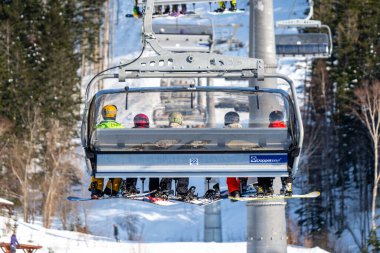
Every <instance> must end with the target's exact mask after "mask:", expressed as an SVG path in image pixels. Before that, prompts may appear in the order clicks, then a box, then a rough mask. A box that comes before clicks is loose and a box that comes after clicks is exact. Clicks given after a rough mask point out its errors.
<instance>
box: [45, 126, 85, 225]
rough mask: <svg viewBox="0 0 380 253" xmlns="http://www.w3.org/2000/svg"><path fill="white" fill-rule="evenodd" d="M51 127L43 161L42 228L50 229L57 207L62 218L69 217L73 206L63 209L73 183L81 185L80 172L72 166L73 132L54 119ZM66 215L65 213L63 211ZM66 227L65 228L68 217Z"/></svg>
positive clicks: (47, 135) (73, 156) (73, 160)
mask: <svg viewBox="0 0 380 253" xmlns="http://www.w3.org/2000/svg"><path fill="white" fill-rule="evenodd" d="M49 125H50V128H49V129H48V132H47V134H46V140H45V150H44V158H43V168H44V172H43V179H42V182H41V187H42V192H43V193H44V195H45V196H44V201H43V225H44V227H46V228H49V227H50V225H51V217H52V216H54V214H55V211H56V210H57V207H58V206H59V207H60V209H61V213H60V214H61V215H64V216H66V215H67V212H69V209H70V207H68V206H63V203H64V202H65V198H66V194H67V193H68V192H69V189H70V187H71V185H72V183H75V182H79V177H78V173H77V172H78V169H77V168H76V167H75V165H74V164H73V163H74V162H75V155H74V153H73V151H72V145H71V138H70V132H69V131H68V129H67V128H66V127H64V126H62V125H61V124H60V123H59V121H57V120H51V122H50V124H49ZM63 210H64V212H63V213H62V211H63ZM61 218H63V220H62V221H63V225H65V217H62V216H61Z"/></svg>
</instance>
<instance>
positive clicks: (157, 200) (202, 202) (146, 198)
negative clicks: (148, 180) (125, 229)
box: [67, 191, 222, 206]
mask: <svg viewBox="0 0 380 253" xmlns="http://www.w3.org/2000/svg"><path fill="white" fill-rule="evenodd" d="M155 192H156V191H151V192H144V193H139V194H133V195H128V196H119V195H118V196H112V197H111V196H104V197H101V198H97V199H92V198H86V197H76V196H69V197H67V199H68V200H69V201H94V200H109V199H125V200H132V201H140V202H145V203H151V204H155V205H159V206H172V205H176V204H178V203H187V204H192V205H198V206H206V205H210V204H213V203H215V202H218V201H221V200H222V198H220V199H206V198H194V199H192V200H187V201H185V200H182V199H181V198H179V197H177V196H173V195H169V196H168V198H167V199H166V198H162V197H154V193H155Z"/></svg>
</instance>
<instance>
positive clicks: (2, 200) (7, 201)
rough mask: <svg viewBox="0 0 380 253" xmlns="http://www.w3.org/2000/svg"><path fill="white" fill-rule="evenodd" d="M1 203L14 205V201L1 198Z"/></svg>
mask: <svg viewBox="0 0 380 253" xmlns="http://www.w3.org/2000/svg"><path fill="white" fill-rule="evenodd" d="M0 205H5V206H13V202H11V201H9V200H6V199H3V198H0Z"/></svg>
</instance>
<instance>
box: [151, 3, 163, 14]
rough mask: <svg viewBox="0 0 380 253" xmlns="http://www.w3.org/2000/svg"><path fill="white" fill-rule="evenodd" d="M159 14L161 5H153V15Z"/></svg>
mask: <svg viewBox="0 0 380 253" xmlns="http://www.w3.org/2000/svg"><path fill="white" fill-rule="evenodd" d="M159 15H162V5H157V6H155V7H154V13H153V16H159Z"/></svg>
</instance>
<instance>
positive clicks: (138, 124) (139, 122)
mask: <svg viewBox="0 0 380 253" xmlns="http://www.w3.org/2000/svg"><path fill="white" fill-rule="evenodd" d="M133 123H134V124H135V128H148V127H149V118H148V116H146V115H145V114H143V113H139V114H137V115H136V116H135V117H134V118H133Z"/></svg>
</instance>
